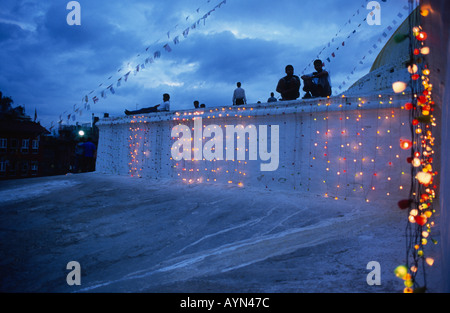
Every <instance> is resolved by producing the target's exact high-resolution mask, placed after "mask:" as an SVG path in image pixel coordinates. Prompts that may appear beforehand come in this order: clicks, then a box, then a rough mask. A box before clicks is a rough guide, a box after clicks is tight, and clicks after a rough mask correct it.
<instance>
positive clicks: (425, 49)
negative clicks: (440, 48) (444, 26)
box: [420, 47, 430, 55]
mask: <svg viewBox="0 0 450 313" xmlns="http://www.w3.org/2000/svg"><path fill="white" fill-rule="evenodd" d="M420 53H422V54H423V55H427V54H429V53H430V48H428V47H423V48H422V49H420Z"/></svg>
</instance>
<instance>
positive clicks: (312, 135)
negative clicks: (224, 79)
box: [99, 95, 409, 201]
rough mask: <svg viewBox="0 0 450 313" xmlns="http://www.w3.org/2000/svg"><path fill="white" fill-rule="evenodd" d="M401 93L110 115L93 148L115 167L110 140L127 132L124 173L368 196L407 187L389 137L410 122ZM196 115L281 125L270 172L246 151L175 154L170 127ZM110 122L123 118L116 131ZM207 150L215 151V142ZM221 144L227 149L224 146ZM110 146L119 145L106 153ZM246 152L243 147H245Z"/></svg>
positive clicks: (207, 121) (211, 123) (219, 123)
mask: <svg viewBox="0 0 450 313" xmlns="http://www.w3.org/2000/svg"><path fill="white" fill-rule="evenodd" d="M404 99H407V96H406V95H401V96H398V95H378V96H372V98H368V97H366V98H364V99H363V98H347V97H342V98H330V99H321V100H317V101H309V102H306V104H301V103H297V104H292V105H283V104H281V103H279V104H277V105H264V104H262V105H259V106H253V107H252V106H248V107H218V108H214V109H207V110H190V111H181V112H171V113H167V114H165V115H164V114H153V115H142V116H133V117H129V118H117V119H116V120H114V118H112V119H110V121H108V123H110V124H111V125H109V126H107V127H110V129H109V131H112V130H113V129H116V131H114V132H112V133H111V136H109V135H108V134H107V132H108V129H105V132H103V134H104V137H105V140H103V142H102V143H101V144H103V145H105V147H104V148H103V147H99V153H102V152H101V151H107V155H104V157H105V158H106V161H105V163H107V165H103V166H108V167H114V171H121V170H120V169H119V168H120V165H119V164H118V163H120V162H121V158H120V155H121V154H123V153H124V151H123V148H122V147H119V146H118V145H115V144H114V139H113V138H112V137H114V138H117V137H121V136H125V137H126V138H128V149H127V160H128V162H127V164H128V167H127V173H126V174H128V175H131V176H135V177H155V178H177V179H180V180H181V181H183V182H186V183H202V182H211V183H214V182H218V183H224V182H225V183H226V184H230V185H232V186H238V187H242V186H245V185H249V184H250V185H257V186H262V187H264V188H276V185H281V186H284V188H285V189H286V188H287V189H291V188H292V190H298V191H308V192H316V193H317V194H319V195H322V196H325V197H329V198H331V199H336V200H338V199H343V200H347V199H349V198H351V197H361V196H362V197H364V199H365V200H366V201H371V199H376V197H377V195H378V194H379V192H381V191H383V190H384V192H385V195H386V196H387V197H391V196H398V193H399V192H400V193H402V192H403V193H405V192H406V189H407V188H406V186H407V184H408V181H409V175H408V173H407V172H408V171H407V166H408V164H404V162H401V160H402V158H403V157H404V158H406V155H404V154H405V153H407V152H406V151H404V150H401V149H400V148H399V147H398V146H397V145H394V144H393V142H395V141H396V138H397V136H398V134H401V133H405V132H406V131H407V129H408V124H409V123H408V116H407V114H406V113H405V110H402V109H401V104H402V103H403V102H404V101H406V100H404ZM198 117H202V118H203V121H204V122H203V131H205V129H207V127H212V131H214V129H215V128H216V127H217V128H224V127H225V126H226V125H229V124H235V125H244V126H247V125H252V124H255V125H261V124H264V123H267V124H273V123H274V122H276V123H277V124H280V127H281V131H280V133H281V134H283V135H282V136H281V138H280V148H281V150H280V166H279V168H278V169H277V170H276V171H275V172H273V173H271V172H266V173H262V172H261V171H260V170H259V169H258V168H257V165H258V164H257V163H258V162H259V161H258V162H256V161H250V160H249V159H248V158H246V159H245V160H233V161H231V160H224V159H222V160H217V159H213V160H211V161H208V160H205V159H203V160H199V161H195V160H193V159H181V160H178V161H176V160H173V158H172V154H171V146H172V144H173V142H174V141H175V139H176V138H173V137H170V133H171V129H172V128H173V127H175V126H176V125H180V124H184V125H190V126H189V128H191V131H194V127H193V124H194V119H195V118H198ZM114 124H122V125H121V126H120V127H121V128H120V127H119V129H121V130H117V129H118V127H117V126H114ZM100 127H105V126H104V125H103V126H102V125H100ZM393 127H394V128H393ZM120 132H123V133H120ZM209 135H211V136H209ZM209 135H208V136H209V137H208V136H206V135H205V134H204V135H203V137H202V138H201V143H202V145H203V144H206V142H207V141H208V140H210V139H211V138H212V135H213V133H211V132H210V134H209ZM214 135H215V134H214ZM291 136H292V138H289V137H291ZM108 138H109V140H108ZM227 139H228V138H227V137H225V138H224V140H225V141H226V140H227ZM211 149H212V151H214V150H215V149H216V147H214V146H212V147H211ZM223 149H224V151H226V149H227V147H224V148H223ZM114 150H117V151H115V152H112V151H114ZM245 152H246V153H247V154H248V147H246V151H245ZM192 153H194V151H192ZM102 157H103V155H102ZM255 163H256V164H255ZM122 173H123V171H122ZM397 191H398V192H397Z"/></svg>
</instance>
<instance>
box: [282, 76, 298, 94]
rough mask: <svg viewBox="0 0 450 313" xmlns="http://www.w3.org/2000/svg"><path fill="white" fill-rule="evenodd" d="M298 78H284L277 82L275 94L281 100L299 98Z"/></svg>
mask: <svg viewBox="0 0 450 313" xmlns="http://www.w3.org/2000/svg"><path fill="white" fill-rule="evenodd" d="M299 90H300V78H299V77H298V76H297V75H292V76H291V77H288V76H285V77H283V78H282V79H280V80H279V81H278V85H277V92H279V93H280V94H281V97H282V100H295V99H297V98H298V97H300V91H299Z"/></svg>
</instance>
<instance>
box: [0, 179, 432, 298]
mask: <svg viewBox="0 0 450 313" xmlns="http://www.w3.org/2000/svg"><path fill="white" fill-rule="evenodd" d="M0 207H1V210H0V240H1V241H0V291H1V292H152V293H154V292H158V293H159V292H220V293H222V292H257V293H259V292H274V293H280V292H283V293H309V292H358V293H360V292H361V293H366V292H394V293H395V292H401V291H402V290H403V283H402V281H401V280H399V279H398V278H396V277H395V276H394V274H393V269H394V268H395V267H396V266H397V265H399V264H402V263H403V262H404V256H405V237H404V228H405V216H404V212H402V211H400V210H399V209H398V208H397V206H396V205H395V204H392V203H390V204H389V203H378V204H367V203H364V202H362V201H359V200H351V199H350V200H346V201H344V200H342V201H335V200H331V199H326V198H323V197H317V196H314V195H302V194H294V193H284V194H283V193H279V192H276V193H275V192H271V191H267V190H263V191H259V190H250V189H247V188H236V187H219V186H205V185H184V184H178V183H174V182H156V181H148V180H144V179H136V178H130V177H117V176H109V175H101V174H97V173H85V174H77V175H66V176H58V177H45V178H35V179H26V180H14V181H6V182H5V181H4V182H0ZM433 249H435V250H436V251H433V252H432V253H434V254H435V255H436V265H435V266H434V267H432V268H429V269H427V274H428V281H429V282H428V285H429V287H430V291H431V292H439V290H440V288H441V287H440V283H439V270H440V265H439V256H438V249H437V248H433ZM70 261H77V262H79V264H80V266H81V285H80V286H69V285H68V284H67V283H66V276H67V275H68V274H69V272H70V270H67V269H66V265H67V263H68V262H70ZM370 261H377V262H379V263H380V265H381V285H380V286H369V285H368V284H367V283H366V277H367V275H368V274H369V272H370V270H368V269H366V266H367V264H368V263H369V262H370Z"/></svg>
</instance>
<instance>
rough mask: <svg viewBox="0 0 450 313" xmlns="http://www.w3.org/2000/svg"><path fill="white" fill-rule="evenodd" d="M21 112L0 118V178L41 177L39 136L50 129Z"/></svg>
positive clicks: (45, 133) (41, 136)
mask: <svg viewBox="0 0 450 313" xmlns="http://www.w3.org/2000/svg"><path fill="white" fill-rule="evenodd" d="M21 113H22V114H20V115H18V116H17V115H16V116H15V118H11V117H12V116H13V115H11V114H2V115H1V117H0V179H17V178H26V177H35V176H42V167H41V162H42V158H43V149H42V145H41V142H42V138H43V136H45V135H48V134H50V132H49V131H48V130H47V129H45V128H44V127H42V126H41V125H40V124H39V123H36V122H33V121H31V119H30V118H29V117H26V116H24V115H23V110H22V112H21Z"/></svg>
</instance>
